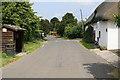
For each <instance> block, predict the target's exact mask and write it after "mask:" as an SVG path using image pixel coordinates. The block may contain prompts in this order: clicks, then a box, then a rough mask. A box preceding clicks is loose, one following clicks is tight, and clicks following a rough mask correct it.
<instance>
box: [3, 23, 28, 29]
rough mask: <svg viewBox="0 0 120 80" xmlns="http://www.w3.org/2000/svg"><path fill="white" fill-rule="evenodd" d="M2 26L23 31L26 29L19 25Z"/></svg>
mask: <svg viewBox="0 0 120 80" xmlns="http://www.w3.org/2000/svg"><path fill="white" fill-rule="evenodd" d="M2 26H4V27H6V28H9V29H12V30H14V31H25V30H26V29H24V28H21V27H19V26H15V25H9V24H3V25H2Z"/></svg>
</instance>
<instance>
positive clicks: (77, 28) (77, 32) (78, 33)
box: [69, 26, 82, 38]
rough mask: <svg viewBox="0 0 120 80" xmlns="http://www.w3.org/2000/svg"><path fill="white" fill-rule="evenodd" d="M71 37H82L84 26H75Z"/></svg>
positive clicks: (71, 31)
mask: <svg viewBox="0 0 120 80" xmlns="http://www.w3.org/2000/svg"><path fill="white" fill-rule="evenodd" d="M69 38H82V27H80V26H74V27H72V28H71V29H70V37H69Z"/></svg>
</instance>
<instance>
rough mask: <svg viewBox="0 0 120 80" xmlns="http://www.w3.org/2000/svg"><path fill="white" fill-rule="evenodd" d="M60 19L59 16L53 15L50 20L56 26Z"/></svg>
mask: <svg viewBox="0 0 120 80" xmlns="http://www.w3.org/2000/svg"><path fill="white" fill-rule="evenodd" d="M59 22H60V21H59V19H58V18H57V17H53V18H52V19H51V20H50V23H51V24H53V27H52V28H56V24H57V23H59Z"/></svg>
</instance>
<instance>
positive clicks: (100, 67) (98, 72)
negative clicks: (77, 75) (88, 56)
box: [83, 63, 118, 80]
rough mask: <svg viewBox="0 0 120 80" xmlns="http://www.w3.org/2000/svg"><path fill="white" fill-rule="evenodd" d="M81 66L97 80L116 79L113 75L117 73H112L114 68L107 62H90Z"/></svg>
mask: <svg viewBox="0 0 120 80" xmlns="http://www.w3.org/2000/svg"><path fill="white" fill-rule="evenodd" d="M83 66H84V67H85V68H86V69H87V70H88V71H89V72H88V73H90V74H92V75H93V76H94V77H95V78H96V79H97V80H101V78H104V79H105V80H118V79H114V76H115V75H118V74H114V73H113V71H114V68H113V67H112V66H110V65H108V64H104V63H92V64H83ZM99 78H100V79H99ZM117 78H118V77H117Z"/></svg>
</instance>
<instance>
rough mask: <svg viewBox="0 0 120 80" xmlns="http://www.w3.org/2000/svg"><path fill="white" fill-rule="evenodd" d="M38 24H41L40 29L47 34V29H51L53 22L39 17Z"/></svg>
mask: <svg viewBox="0 0 120 80" xmlns="http://www.w3.org/2000/svg"><path fill="white" fill-rule="evenodd" d="M40 25H41V27H40V29H41V30H43V32H44V33H45V34H48V33H49V31H51V30H53V28H52V26H53V24H52V23H50V22H49V21H48V20H47V19H45V20H44V19H41V21H40Z"/></svg>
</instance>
